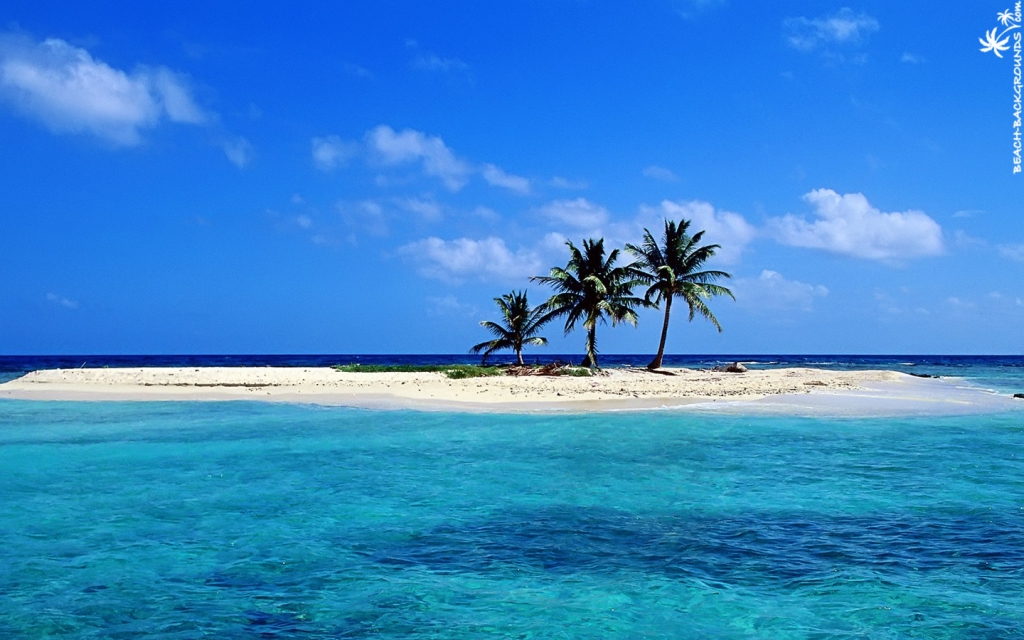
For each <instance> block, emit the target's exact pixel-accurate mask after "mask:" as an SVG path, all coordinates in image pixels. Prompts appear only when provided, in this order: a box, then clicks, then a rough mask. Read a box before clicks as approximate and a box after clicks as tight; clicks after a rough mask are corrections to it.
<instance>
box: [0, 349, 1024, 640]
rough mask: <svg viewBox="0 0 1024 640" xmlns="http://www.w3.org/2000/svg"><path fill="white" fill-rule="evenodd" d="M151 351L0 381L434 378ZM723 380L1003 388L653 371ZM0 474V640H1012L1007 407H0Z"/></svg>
mask: <svg viewBox="0 0 1024 640" xmlns="http://www.w3.org/2000/svg"><path fill="white" fill-rule="evenodd" d="M160 358H163V359H160ZM160 358H152V357H147V358H139V357H132V358H127V359H126V358H113V357H107V358H106V359H104V358H103V357H96V356H89V357H86V358H83V357H81V356H76V357H69V358H64V359H59V358H58V359H54V358H44V359H31V358H23V359H20V360H19V359H17V358H0V369H2V370H3V371H4V372H5V374H4V375H6V376H7V377H13V376H15V375H17V374H18V371H24V370H26V367H30V368H39V367H41V366H42V367H52V366H79V365H81V364H82V361H83V360H84V361H85V363H86V366H144V364H147V365H150V366H153V365H157V364H168V365H169V364H182V365H186V364H187V365H191V366H198V365H200V364H248V365H253V366H262V365H269V364H273V365H282V364H296V365H307V366H308V365H312V364H323V363H329V364H334V363H338V362H348V361H362V362H367V361H388V359H389V358H390V359H391V361H395V359H401V358H411V359H413V360H414V361H431V362H437V361H439V360H440V357H438V356H404V357H403V356H376V357H374V356H322V357H317V358H322V359H317V358H313V357H310V356H194V357H182V356H166V357H160ZM346 358H348V359H347V360H346ZM374 358H377V360H375V359H374ZM451 358H462V356H451ZM549 358H550V357H549ZM616 358H619V360H616ZM630 358H634V360H630ZM417 359H418V360H417ZM565 359H568V358H565ZM732 360H743V361H747V362H755V363H756V364H755V365H754V366H786V365H794V364H803V365H814V366H822V367H843V368H849V367H867V368H903V370H907V371H912V372H915V373H920V374H927V375H942V376H952V377H956V378H957V379H959V380H962V381H963V383H964V384H967V385H971V386H978V387H981V388H985V389H990V390H992V392H993V393H1008V392H1011V391H1017V392H1022V391H1024V376H1022V372H1024V358H1019V357H1017V358H967V357H929V358H921V357H905V356H897V357H890V356H885V357H878V358H865V357H851V356H814V357H809V358H807V357H802V356H801V357H793V356H757V357H747V356H728V357H725V356H700V357H692V358H679V359H675V358H673V359H672V360H669V361H668V362H667V364H670V365H678V366H706V365H707V364H712V363H717V362H724V361H732ZM405 361H409V360H405ZM467 361H472V360H471V359H470V360H467ZM645 362H646V361H645V360H643V358H642V357H641V356H636V357H631V356H618V357H616V356H607V357H606V358H605V359H604V361H603V364H605V365H606V366H612V365H615V364H643V363H645ZM0 472H2V473H0V478H2V480H0V549H3V562H2V563H0V594H3V597H2V598H0V638H76V639H77V638H90V639H91V638H97V639H98V638H136V637H140V636H145V637H151V638H168V639H170V638H175V639H178V638H207V637H208V638H239V639H241V638H352V637H370V636H372V637H429V638H474V637H518V638H533V637H537V638H574V637H586V638H594V637H601V638H637V637H671V638H750V637H765V638H834V637H841V638H894V637H924V638H1012V637H1024V631H1022V629H1024V598H1022V596H1021V594H1022V593H1024V402H1022V410H1021V411H1017V410H1010V411H1003V412H995V413H987V414H976V415H959V416H907V417H889V418H870V419H869V418H841V419H840V418H820V417H819V418H813V417H793V416H783V415H771V416H764V415H720V414H712V413H705V412H701V411H699V410H697V411H694V410H688V411H649V412H621V413H604V414H589V415H572V414H564V415H555V414H547V415H543V414H538V415H500V414H459V413H445V412H415V411H380V412H374V411H366V410H357V409H349V408H341V407H318V406H303V405H284V404H269V403H267V404H264V403H252V402H210V403H188V402H183V403H174V402H167V403H161V402H156V403H127V402H126V403H103V402H100V403H73V402H30V401H19V400H3V401H0Z"/></svg>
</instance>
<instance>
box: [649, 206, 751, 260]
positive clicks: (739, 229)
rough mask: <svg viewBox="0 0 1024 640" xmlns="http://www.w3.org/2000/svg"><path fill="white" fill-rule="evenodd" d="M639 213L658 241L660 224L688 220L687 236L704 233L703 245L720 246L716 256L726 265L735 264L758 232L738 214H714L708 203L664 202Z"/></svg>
mask: <svg viewBox="0 0 1024 640" xmlns="http://www.w3.org/2000/svg"><path fill="white" fill-rule="evenodd" d="M640 212H641V216H642V217H644V218H646V219H647V220H648V221H649V225H648V226H647V228H648V229H650V231H651V233H652V234H653V235H654V236H655V237H656V238H659V237H661V236H660V234H661V230H662V224H661V220H663V219H669V220H676V221H679V220H689V221H690V233H697V232H698V231H704V232H705V233H704V236H703V243H704V244H718V245H721V247H722V248H721V249H719V250H718V251H717V252H716V254H715V255H716V257H717V258H718V259H720V260H721V261H722V262H725V263H734V262H736V261H738V260H739V259H740V255H741V254H742V253H743V250H744V249H745V248H746V246H747V245H748V244H750V242H751V241H752V240H753V239H754V236H756V235H757V230H756V229H755V228H754V227H753V226H752V225H751V224H750V223H748V222H747V220H746V218H744V217H743V216H741V215H740V214H738V213H732V212H729V211H722V210H716V209H715V207H714V206H713V205H712V204H711V203H709V202H704V201H702V200H693V201H689V202H672V201H671V200H663V201H662V203H661V205H660V206H657V207H650V206H647V205H644V206H641V207H640Z"/></svg>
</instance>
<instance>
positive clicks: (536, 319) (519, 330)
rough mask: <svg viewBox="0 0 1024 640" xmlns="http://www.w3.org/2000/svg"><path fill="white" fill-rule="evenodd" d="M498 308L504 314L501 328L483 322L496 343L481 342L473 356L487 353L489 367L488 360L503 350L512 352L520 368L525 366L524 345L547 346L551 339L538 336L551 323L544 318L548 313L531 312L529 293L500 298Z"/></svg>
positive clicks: (484, 360)
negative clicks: (527, 297)
mask: <svg viewBox="0 0 1024 640" xmlns="http://www.w3.org/2000/svg"><path fill="white" fill-rule="evenodd" d="M494 302H495V303H497V305H498V308H499V309H500V310H501V324H498V323H497V322H491V321H490V320H483V321H481V322H480V326H482V327H484V328H485V329H487V330H488V331H490V332H491V333H493V334H494V335H495V336H496V337H495V339H494V340H489V341H487V342H481V343H480V344H477V345H473V348H472V349H470V352H472V353H480V352H481V351H483V352H484V355H483V360H482V361H481V364H487V356H489V355H491V354H492V353H493V352H495V351H499V350H501V349H511V350H512V351H514V352H515V354H516V359H518V360H519V364H523V345H526V344H533V345H538V346H541V345H545V344H547V343H548V340H547V338H542V337H540V336H538V335H537V332H538V331H540V328H541V327H542V326H543V325H544V323H546V322H547V320H546V319H545V318H544V317H543V316H544V313H545V309H544V307H543V305H542V306H540V307H537V308H535V309H531V308H530V303H529V301H528V300H527V299H526V292H525V291H513V292H511V293H506V294H505V295H503V296H501V297H500V298H495V299H494Z"/></svg>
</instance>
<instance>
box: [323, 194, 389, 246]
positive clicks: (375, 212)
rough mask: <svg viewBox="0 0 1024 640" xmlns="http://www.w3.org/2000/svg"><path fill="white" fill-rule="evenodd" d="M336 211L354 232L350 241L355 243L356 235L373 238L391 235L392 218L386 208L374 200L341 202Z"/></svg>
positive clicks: (336, 206) (336, 205)
mask: <svg viewBox="0 0 1024 640" xmlns="http://www.w3.org/2000/svg"><path fill="white" fill-rule="evenodd" d="M335 209H336V210H337V211H338V213H340V214H341V217H342V220H344V222H345V224H346V225H347V226H348V227H349V229H351V230H352V234H351V235H350V236H349V240H351V241H354V240H355V235H356V233H357V232H358V233H366V234H369V235H371V236H386V235H388V233H390V231H391V228H390V218H389V216H388V213H387V212H386V211H385V210H384V207H382V206H381V205H380V203H379V202H376V201H374V200H361V201H359V202H350V201H344V200H342V201H340V202H338V203H337V204H335Z"/></svg>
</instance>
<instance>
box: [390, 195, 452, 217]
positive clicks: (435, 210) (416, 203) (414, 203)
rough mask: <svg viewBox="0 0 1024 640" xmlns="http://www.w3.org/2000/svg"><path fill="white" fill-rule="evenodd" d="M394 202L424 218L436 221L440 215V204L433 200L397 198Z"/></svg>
mask: <svg viewBox="0 0 1024 640" xmlns="http://www.w3.org/2000/svg"><path fill="white" fill-rule="evenodd" d="M395 203H396V204H397V205H398V206H400V207H401V208H402V209H405V210H406V211H408V212H410V213H415V214H417V215H419V216H422V217H423V219H424V220H429V221H432V222H433V221H437V220H440V219H441V217H442V213H443V212H442V211H441V205H440V204H438V203H437V202H434V201H433V200H422V199H420V198H397V199H396V200H395Z"/></svg>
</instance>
